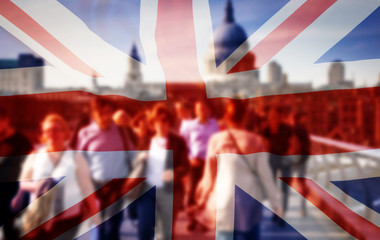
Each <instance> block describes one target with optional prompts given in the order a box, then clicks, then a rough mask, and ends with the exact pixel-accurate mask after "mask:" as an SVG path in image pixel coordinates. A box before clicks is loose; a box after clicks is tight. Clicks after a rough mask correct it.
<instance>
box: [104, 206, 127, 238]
mask: <svg viewBox="0 0 380 240" xmlns="http://www.w3.org/2000/svg"><path fill="white" fill-rule="evenodd" d="M122 221H123V212H119V213H117V214H116V215H115V216H113V217H111V218H110V219H108V220H107V221H105V222H104V223H103V224H104V228H103V231H104V232H103V233H104V235H103V236H104V237H105V238H104V239H112V240H119V239H120V227H121V223H122Z"/></svg>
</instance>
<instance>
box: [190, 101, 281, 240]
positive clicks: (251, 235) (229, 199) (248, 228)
mask: <svg viewBox="0 0 380 240" xmlns="http://www.w3.org/2000/svg"><path fill="white" fill-rule="evenodd" d="M244 113H245V105H244V103H243V102H242V101H236V100H230V101H229V102H228V103H227V106H226V113H225V120H226V123H227V129H226V130H224V131H222V132H219V133H217V134H215V135H213V136H212V137H211V139H210V142H209V145H208V152H207V160H206V169H205V174H204V178H203V179H202V182H201V186H200V187H199V188H198V189H197V196H198V199H199V202H198V206H199V209H198V211H195V212H194V213H195V214H196V215H197V216H198V221H199V222H200V223H202V224H206V225H207V226H208V227H210V228H211V229H213V228H215V227H216V229H217V232H216V239H217V240H224V239H233V236H234V233H235V234H237V235H238V236H239V237H240V238H239V239H247V240H248V239H249V240H251V239H259V238H260V222H261V219H262V205H261V204H260V203H258V202H262V201H263V200H264V196H265V195H266V196H268V200H269V201H270V203H271V206H272V209H273V210H274V211H275V212H276V213H277V214H278V215H279V216H280V217H281V215H282V209H281V207H280V200H279V196H278V194H277V189H276V186H275V184H274V181H273V177H272V173H271V171H270V167H269V164H268V154H267V153H265V147H264V144H263V140H262V139H261V138H260V137H259V136H257V135H255V134H253V133H251V132H248V131H246V130H244V129H243V127H242V124H241V123H242V122H243V119H244ZM253 153H255V154H253ZM245 154H249V155H245ZM217 155H218V156H217ZM235 185H237V186H238V187H240V188H241V189H243V190H244V191H246V192H247V193H248V194H249V195H251V196H252V197H254V198H255V199H256V200H257V201H258V202H257V203H255V201H252V202H240V201H239V200H238V199H235ZM264 191H265V193H264ZM216 199H217V201H216ZM234 209H237V211H238V210H239V209H242V211H241V212H243V213H244V216H245V217H243V218H241V219H239V224H238V226H236V225H235V222H234ZM216 212H217V214H216ZM235 213H236V212H235ZM213 216H216V217H213Z"/></svg>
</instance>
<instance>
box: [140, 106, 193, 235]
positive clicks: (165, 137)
mask: <svg viewBox="0 0 380 240" xmlns="http://www.w3.org/2000/svg"><path fill="white" fill-rule="evenodd" d="M172 119H173V118H172V115H171V113H170V111H169V109H168V108H167V107H166V106H165V105H163V104H157V105H156V106H154V108H153V111H152V115H151V123H152V125H153V128H154V130H155V133H154V135H153V136H152V138H151V140H150V145H149V152H148V154H147V156H146V158H145V159H144V160H145V161H146V163H147V166H146V178H147V180H146V182H147V185H148V187H152V186H155V187H156V202H155V201H154V199H149V198H143V199H142V201H140V202H139V205H138V207H137V208H138V209H137V212H138V236H139V240H145V239H149V240H151V239H153V237H154V228H152V226H154V223H152V222H151V221H154V218H152V217H151V214H152V212H154V210H155V207H156V206H157V211H156V212H157V214H158V216H157V217H158V218H157V219H158V220H159V221H160V222H161V226H162V230H161V232H162V239H164V240H166V239H171V236H172V230H174V229H175V223H176V217H177V215H178V212H179V210H180V209H181V208H182V207H183V201H184V199H183V196H184V191H183V189H184V187H183V182H184V177H185V175H186V173H187V169H188V168H189V161H188V151H187V146H186V143H185V140H184V139H183V138H182V137H180V136H178V135H177V134H175V133H173V132H172V131H171V124H172V123H173V122H172Z"/></svg>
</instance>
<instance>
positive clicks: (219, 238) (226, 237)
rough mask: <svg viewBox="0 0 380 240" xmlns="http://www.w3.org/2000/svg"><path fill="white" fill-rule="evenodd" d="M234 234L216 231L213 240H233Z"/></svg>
mask: <svg viewBox="0 0 380 240" xmlns="http://www.w3.org/2000/svg"><path fill="white" fill-rule="evenodd" d="M233 239H234V232H225V231H216V236H215V240H233Z"/></svg>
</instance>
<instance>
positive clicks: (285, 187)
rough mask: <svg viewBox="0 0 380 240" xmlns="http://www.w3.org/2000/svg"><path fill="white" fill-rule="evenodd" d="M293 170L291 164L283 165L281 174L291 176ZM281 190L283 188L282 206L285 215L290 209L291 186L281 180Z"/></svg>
mask: <svg viewBox="0 0 380 240" xmlns="http://www.w3.org/2000/svg"><path fill="white" fill-rule="evenodd" d="M291 170H292V167H291V166H290V165H289V166H283V167H282V168H281V176H282V177H291ZM281 190H282V208H283V211H284V215H285V212H286V210H287V209H288V201H289V186H288V185H287V184H286V183H284V182H281Z"/></svg>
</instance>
